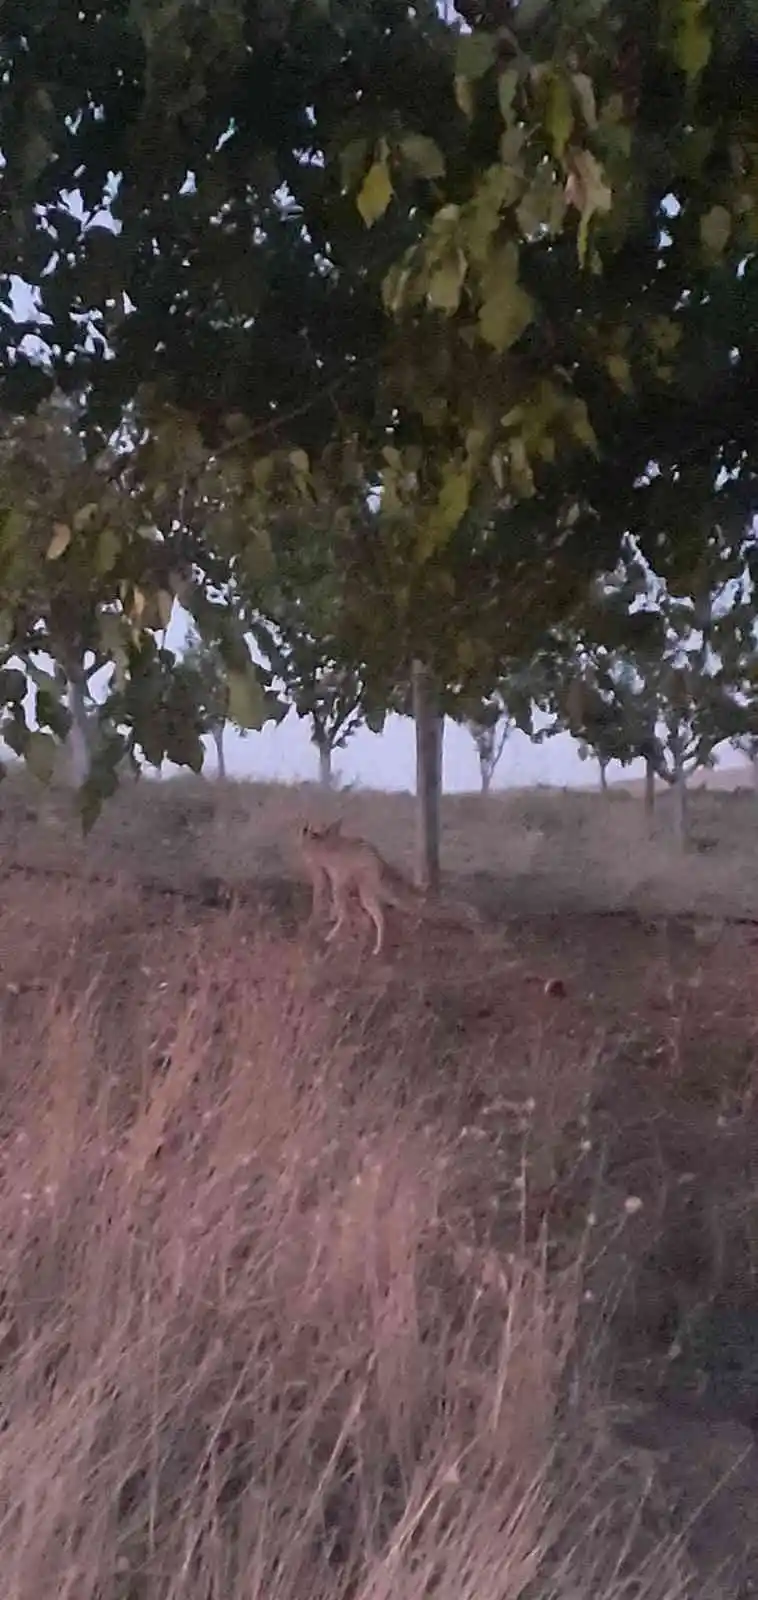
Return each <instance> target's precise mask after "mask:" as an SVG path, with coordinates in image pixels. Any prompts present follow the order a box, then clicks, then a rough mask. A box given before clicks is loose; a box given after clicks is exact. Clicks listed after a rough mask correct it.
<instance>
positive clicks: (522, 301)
mask: <svg viewBox="0 0 758 1600" xmlns="http://www.w3.org/2000/svg"><path fill="white" fill-rule="evenodd" d="M518 261H519V256H518V249H517V247H516V245H514V244H513V243H509V244H506V245H504V246H503V247H502V249H500V250H498V251H497V252H496V253H495V255H494V256H493V258H492V261H491V263H490V266H489V267H488V269H487V272H486V274H485V278H484V283H483V285H482V305H481V308H480V311H479V332H480V334H481V337H482V338H483V339H484V340H485V343H487V344H489V345H491V346H492V348H493V350H497V351H498V352H499V353H501V354H502V352H503V351H504V350H508V349H510V347H511V345H514V344H515V343H516V341H517V340H518V339H520V338H521V335H522V333H523V332H524V329H525V328H528V326H529V323H530V322H531V321H532V318H533V316H534V302H533V300H532V298H531V296H530V295H528V294H527V292H526V290H525V289H522V287H521V284H520V283H519V281H518V277H517V273H518Z"/></svg>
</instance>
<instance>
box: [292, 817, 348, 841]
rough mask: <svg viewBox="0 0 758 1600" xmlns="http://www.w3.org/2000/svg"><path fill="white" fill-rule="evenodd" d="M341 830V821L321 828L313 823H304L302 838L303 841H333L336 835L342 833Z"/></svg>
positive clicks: (325, 824) (301, 831)
mask: <svg viewBox="0 0 758 1600" xmlns="http://www.w3.org/2000/svg"><path fill="white" fill-rule="evenodd" d="M341 830H342V823H341V822H340V821H339V820H338V821H337V822H326V823H324V824H323V825H322V826H321V827H318V826H317V824H316V823H313V822H304V823H303V826H302V828H301V830H300V837H301V839H303V840H307V839H331V838H334V835H335V834H337V833H340V832H341Z"/></svg>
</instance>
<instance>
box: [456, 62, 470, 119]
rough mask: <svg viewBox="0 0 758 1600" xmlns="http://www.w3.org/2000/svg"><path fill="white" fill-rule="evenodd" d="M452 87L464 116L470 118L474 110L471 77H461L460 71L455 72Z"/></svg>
mask: <svg viewBox="0 0 758 1600" xmlns="http://www.w3.org/2000/svg"><path fill="white" fill-rule="evenodd" d="M453 89H454V91H455V99H456V103H457V105H458V106H459V107H460V109H461V111H462V112H463V115H464V117H468V118H469V119H470V118H471V117H473V115H474V110H475V105H474V91H473V89H472V87H471V79H470V78H463V77H461V75H460V73H457V74H456V76H455V78H454V79H453Z"/></svg>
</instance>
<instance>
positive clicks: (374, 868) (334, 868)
mask: <svg viewBox="0 0 758 1600" xmlns="http://www.w3.org/2000/svg"><path fill="white" fill-rule="evenodd" d="M300 851H301V854H302V857H303V860H304V862H305V866H306V868H307V870H308V873H309V875H310V878H311V883H312V888H313V904H312V906H311V914H310V918H309V921H311V922H312V921H314V920H315V918H316V917H317V916H318V913H319V910H320V908H321V905H322V904H323V900H324V895H325V891H331V902H332V903H331V910H332V915H333V917H334V919H335V920H334V924H333V926H332V927H331V929H330V930H329V933H328V934H327V936H326V943H327V944H331V942H332V940H333V939H336V938H337V935H338V934H339V933H340V932H341V930H342V929H343V928H344V926H345V923H346V921H347V918H348V914H349V910H350V893H351V890H355V892H356V894H357V896H358V899H359V901H360V904H361V907H362V909H363V911H364V912H365V913H366V916H367V917H368V918H369V920H370V921H371V922H372V923H373V926H374V946H373V950H372V955H375V956H378V955H380V954H381V952H382V949H383V947H384V935H385V927H386V923H385V916H384V907H385V906H386V905H389V906H396V907H398V909H400V910H403V911H413V912H415V913H416V914H417V915H420V916H423V915H429V914H430V913H432V908H431V907H430V906H429V905H428V903H427V901H426V896H425V894H424V891H423V890H422V889H418V888H417V887H416V885H415V884H413V883H411V882H410V881H409V880H408V879H407V878H405V877H404V876H403V874H402V872H398V870H397V868H396V867H393V866H391V865H390V863H389V861H385V859H384V856H383V855H381V854H380V852H379V851H378V850H377V849H375V847H374V845H372V844H369V842H368V840H367V839H360V838H355V837H351V836H350V835H348V834H344V833H343V832H342V824H341V823H340V822H330V823H328V824H327V825H326V826H325V827H315V826H314V825H313V824H311V823H305V825H304V826H303V828H302V829H301V833H300ZM440 909H441V908H440ZM451 909H452V908H451ZM461 910H462V912H463V913H464V915H465V919H466V920H467V921H470V922H471V923H473V924H476V925H477V926H478V925H479V918H478V916H477V914H476V912H475V911H474V908H473V907H472V906H465V907H462V908H461Z"/></svg>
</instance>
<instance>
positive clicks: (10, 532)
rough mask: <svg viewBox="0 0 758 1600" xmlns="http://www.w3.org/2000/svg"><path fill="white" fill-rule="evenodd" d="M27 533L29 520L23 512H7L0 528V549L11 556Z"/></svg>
mask: <svg viewBox="0 0 758 1600" xmlns="http://www.w3.org/2000/svg"><path fill="white" fill-rule="evenodd" d="M28 532H29V518H28V517H27V516H26V515H25V513H24V512H23V511H8V512H7V513H6V515H5V516H4V517H3V520H2V525H1V527H0V547H2V546H4V547H5V550H6V551H7V552H8V554H13V553H14V552H15V550H16V549H17V548H18V546H19V545H22V544H23V543H24V541H25V539H26V536H27V534H28Z"/></svg>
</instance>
